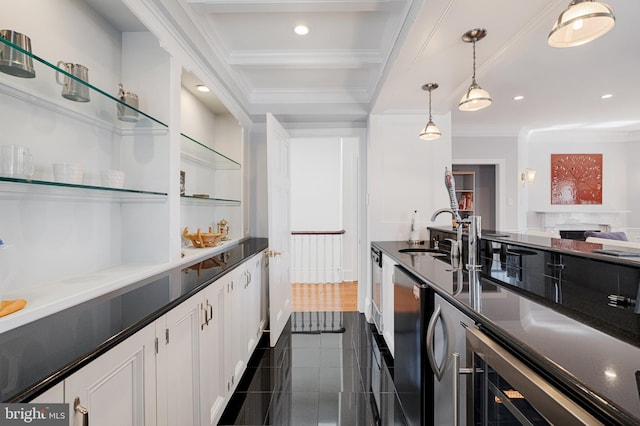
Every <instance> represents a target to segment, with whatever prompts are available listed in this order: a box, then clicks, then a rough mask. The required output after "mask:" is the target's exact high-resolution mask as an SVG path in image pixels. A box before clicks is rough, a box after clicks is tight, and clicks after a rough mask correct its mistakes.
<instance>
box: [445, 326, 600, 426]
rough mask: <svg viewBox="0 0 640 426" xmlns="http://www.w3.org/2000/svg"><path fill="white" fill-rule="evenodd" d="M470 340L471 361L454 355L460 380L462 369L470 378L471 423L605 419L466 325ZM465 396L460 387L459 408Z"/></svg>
mask: <svg viewBox="0 0 640 426" xmlns="http://www.w3.org/2000/svg"><path fill="white" fill-rule="evenodd" d="M466 341H467V360H469V361H470V362H469V364H470V365H469V367H468V368H460V367H459V366H458V362H457V360H456V361H455V362H454V364H456V365H455V367H454V368H455V369H456V370H457V371H458V375H457V376H458V383H460V380H461V377H460V376H461V374H464V375H467V376H469V377H468V378H467V379H466V380H469V384H470V385H471V384H472V386H471V388H470V392H469V393H467V395H466V397H467V398H468V402H469V403H470V411H469V413H468V414H469V416H468V417H469V422H468V424H472V425H520V424H523V425H563V426H564V425H601V424H603V423H601V422H600V421H599V420H598V419H596V418H595V417H594V416H592V415H591V414H590V413H589V412H588V411H586V410H585V409H584V408H582V407H581V406H580V405H578V404H577V403H576V402H574V401H573V400H572V399H570V398H569V397H568V396H567V395H565V394H563V393H562V392H561V391H560V390H558V389H557V388H555V387H553V386H552V385H551V384H550V383H548V382H547V381H546V380H544V378H543V377H541V376H540V375H538V374H537V373H536V372H535V371H533V370H532V369H531V368H529V367H528V366H527V365H525V364H524V363H523V362H522V361H520V360H519V359H518V358H516V357H515V356H514V355H513V354H511V353H510V352H509V351H507V350H506V349H505V348H504V347H502V346H501V345H500V344H498V343H497V342H496V341H494V340H492V339H491V338H490V337H489V336H488V335H487V334H485V333H483V332H482V331H480V330H478V329H477V328H475V327H468V328H467V330H466ZM455 355H458V354H455ZM454 359H457V356H456V357H454ZM462 380H465V379H464V378H462ZM464 399H465V395H464V394H463V393H462V392H457V394H454V395H453V400H454V402H456V405H457V407H458V408H456V409H457V410H459V407H460V404H463V403H464V401H463V400H464ZM471 414H472V415H471ZM451 424H453V425H457V424H464V423H451Z"/></svg>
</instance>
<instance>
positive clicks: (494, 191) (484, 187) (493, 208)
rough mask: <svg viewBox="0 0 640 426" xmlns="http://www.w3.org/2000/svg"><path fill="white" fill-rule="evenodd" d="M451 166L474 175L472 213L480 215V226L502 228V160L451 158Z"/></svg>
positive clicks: (494, 228) (492, 228)
mask: <svg viewBox="0 0 640 426" xmlns="http://www.w3.org/2000/svg"><path fill="white" fill-rule="evenodd" d="M451 168H452V170H454V171H455V170H465V171H471V172H473V174H474V175H475V188H474V192H475V207H474V214H475V215H477V216H481V217H482V228H483V229H490V230H500V229H503V224H502V221H503V217H504V216H503V210H504V206H503V205H502V204H501V203H500V197H499V194H504V190H503V189H502V188H504V169H505V167H504V160H490V159H487V160H483V159H480V160H479V159H466V160H453V162H452V165H451ZM456 183H457V182H456Z"/></svg>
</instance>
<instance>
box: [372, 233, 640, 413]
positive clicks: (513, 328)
mask: <svg viewBox="0 0 640 426" xmlns="http://www.w3.org/2000/svg"><path fill="white" fill-rule="evenodd" d="M500 238H504V237H500ZM509 238H510V237H509ZM531 238H532V243H531V244H528V241H524V240H523V239H520V238H517V240H518V245H520V246H526V247H528V248H529V249H530V250H528V251H530V252H531V253H533V254H534V255H535V256H534V255H532V256H527V255H526V254H523V253H519V254H518V255H517V256H515V258H516V259H524V260H523V262H524V264H523V265H515V266H514V265H513V264H510V263H509V262H508V261H507V259H503V262H501V261H500V257H499V252H496V253H491V254H487V255H486V257H485V258H484V259H483V270H482V271H481V272H478V273H475V274H476V275H475V276H474V277H473V278H474V279H473V280H472V281H475V282H478V283H479V286H478V287H479V292H478V295H477V297H474V296H473V294H472V293H473V292H470V291H469V281H470V280H469V278H470V276H469V272H468V271H466V270H454V269H453V268H452V267H451V265H450V264H449V262H448V260H447V258H442V257H435V256H431V255H430V254H429V253H426V254H422V255H410V254H405V253H400V252H399V251H398V250H400V249H403V248H408V247H409V246H408V244H407V243H406V242H374V243H373V245H375V246H377V247H378V248H380V249H381V250H382V251H383V253H384V254H386V255H388V256H389V257H391V258H392V259H394V260H395V261H396V263H398V264H399V265H401V266H402V267H404V268H405V269H408V270H409V271H411V272H412V273H413V274H414V275H416V276H417V277H419V278H420V279H422V280H424V282H425V283H427V284H428V285H430V286H431V287H432V288H433V289H434V290H435V291H436V292H437V293H439V294H440V295H442V296H443V297H445V298H446V299H447V300H449V301H450V302H451V303H453V304H454V305H455V306H456V307H458V308H459V309H460V310H462V311H463V312H464V313H465V314H467V315H468V316H470V317H471V318H473V319H474V320H475V321H476V323H477V324H478V325H479V327H480V328H482V329H483V330H485V331H486V332H488V333H489V334H490V335H491V336H493V337H494V338H495V339H496V340H498V341H500V342H502V344H503V345H505V346H506V347H508V348H509V349H510V350H511V351H512V352H514V353H516V354H517V355H518V356H519V357H521V358H522V359H523V360H525V362H527V363H529V364H530V365H532V366H533V367H534V368H535V369H536V370H537V371H538V372H539V373H540V374H541V375H542V376H543V377H545V379H546V380H548V381H550V382H551V383H552V384H554V385H555V386H556V387H558V388H560V389H561V390H562V391H564V392H566V393H567V394H569V395H572V396H573V397H574V398H575V399H576V400H578V401H581V402H582V403H584V404H585V405H587V406H590V407H594V409H595V410H596V411H597V412H598V413H600V415H601V416H602V417H603V419H604V420H605V421H606V422H608V423H610V424H640V389H639V388H638V383H637V376H636V375H637V374H638V375H640V373H637V372H638V371H639V370H640V337H639V336H640V319H639V318H640V315H636V314H634V313H633V311H632V310H629V309H619V308H614V307H608V306H607V304H606V296H604V297H605V298H604V303H603V301H602V300H601V298H602V297H601V295H600V292H599V289H598V288H597V287H594V288H590V287H589V286H586V285H580V283H577V282H574V281H578V278H579V277H580V275H574V276H571V280H563V279H562V277H558V276H555V275H554V274H551V273H549V272H548V271H546V272H545V271H542V272H540V271H536V270H535V269H534V270H532V271H530V270H528V269H527V267H526V266H527V262H529V258H533V259H536V258H538V259H539V260H541V261H542V262H543V263H548V261H551V262H555V261H557V259H558V256H559V255H562V256H563V257H562V258H561V259H562V261H567V260H566V259H565V257H566V255H567V254H569V252H571V254H572V255H573V254H575V253H574V250H573V248H572V249H565V248H558V247H555V250H552V251H551V252H546V251H545V250H542V248H545V249H547V248H551V247H545V244H544V241H540V240H537V239H533V237H531ZM538 238H540V237H538ZM493 240H494V241H489V243H496V244H492V245H491V246H493V247H496V246H499V247H501V246H502V243H503V241H499V240H498V237H494V238H493ZM542 240H545V238H542ZM546 240H550V239H549V238H546ZM505 245H506V246H509V245H507V244H505ZM549 245H551V244H549ZM523 251H525V250H523ZM509 256H511V257H513V255H509ZM545 256H546V257H545ZM589 257H590V256H589ZM508 258H509V257H508ZM577 258H578V260H577V261H578V262H579V261H580V260H581V259H580V258H581V256H577ZM582 260H583V261H584V258H582ZM586 260H587V261H589V262H590V263H593V264H596V265H598V262H593V260H594V259H586ZM600 260H601V259H600ZM567 262H570V260H569V261H567ZM538 263H540V262H538ZM531 264H532V265H535V264H536V263H535V262H534V263H531ZM576 265H577V266H576V267H575V268H569V269H580V268H579V266H580V264H579V263H578V264H576ZM625 265H626V263H625ZM625 267H626V266H625ZM596 268H598V267H597V266H596ZM599 269H606V268H601V267H600V268H599ZM633 271H634V272H636V273H637V270H636V269H633ZM559 278H560V279H559ZM636 283H637V281H636ZM538 287H540V288H538ZM604 291H605V292H606V291H608V289H604ZM594 307H597V309H595V308H594ZM618 322H624V323H625V324H624V326H623V327H624V329H623V331H622V332H620V331H619V330H618V325H617V323H618ZM621 336H622V337H624V339H623V338H621Z"/></svg>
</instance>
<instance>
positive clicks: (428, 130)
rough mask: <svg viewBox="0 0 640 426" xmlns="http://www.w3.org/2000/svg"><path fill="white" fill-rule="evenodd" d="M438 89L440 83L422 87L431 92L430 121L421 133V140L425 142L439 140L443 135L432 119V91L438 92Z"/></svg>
mask: <svg viewBox="0 0 640 426" xmlns="http://www.w3.org/2000/svg"><path fill="white" fill-rule="evenodd" d="M437 88H438V83H427V84H425V85H424V86H422V90H427V91H428V92H429V121H427V124H426V125H425V126H424V129H422V131H421V132H420V136H419V137H420V139H422V140H425V141H432V140H434V139H438V138H439V137H440V135H442V133H441V132H440V129H439V128H438V126H436V125H435V124H434V123H433V120H432V119H431V91H432V90H436V89H437Z"/></svg>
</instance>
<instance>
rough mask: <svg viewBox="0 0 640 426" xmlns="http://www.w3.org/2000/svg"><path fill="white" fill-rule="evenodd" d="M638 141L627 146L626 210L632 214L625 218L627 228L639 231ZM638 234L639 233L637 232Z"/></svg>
mask: <svg viewBox="0 0 640 426" xmlns="http://www.w3.org/2000/svg"><path fill="white" fill-rule="evenodd" d="M639 158H640V140H636V141H633V142H629V143H628V146H627V201H628V204H627V208H628V209H629V210H631V211H632V212H633V213H632V214H630V215H628V216H627V226H628V227H630V228H634V229H636V230H638V231H640V214H639V213H640V167H638V159H639ZM639 233H640V232H639Z"/></svg>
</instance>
